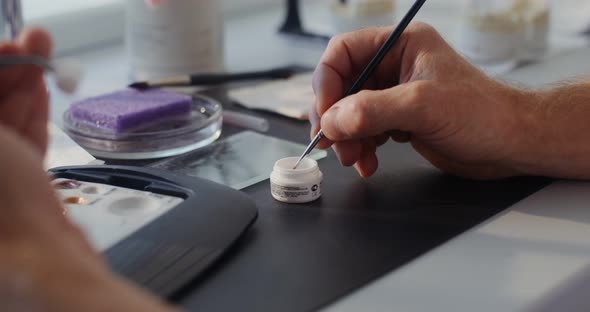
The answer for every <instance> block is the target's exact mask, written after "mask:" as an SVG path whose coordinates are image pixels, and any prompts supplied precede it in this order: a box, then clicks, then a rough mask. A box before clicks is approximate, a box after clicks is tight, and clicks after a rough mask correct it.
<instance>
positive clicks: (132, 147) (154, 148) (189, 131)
mask: <svg viewBox="0 0 590 312" xmlns="http://www.w3.org/2000/svg"><path fill="white" fill-rule="evenodd" d="M63 119H64V130H65V132H66V133H67V134H68V135H69V136H70V137H71V138H72V139H73V140H74V141H76V143H78V144H79V145H80V146H82V147H83V148H85V149H86V150H87V151H88V152H89V153H90V154H92V155H93V156H94V157H96V158H109V159H152V158H162V157H170V156H175V155H179V154H183V153H186V152H189V151H192V150H195V149H199V148H202V147H204V146H207V145H209V144H211V143H212V142H214V141H215V140H217V138H219V136H220V135H221V125H222V107H221V103H219V102H218V101H216V100H214V99H212V98H210V97H206V96H203V95H193V107H192V111H191V114H190V116H188V117H187V118H183V119H176V120H168V121H165V122H162V123H159V124H157V125H154V126H151V127H148V128H143V129H138V130H134V131H128V132H123V133H114V132H112V131H108V130H106V129H103V128H100V127H96V126H93V125H92V124H89V123H83V122H77V121H75V120H74V119H72V118H71V116H70V111H69V110H68V111H66V112H65V113H64V116H63Z"/></svg>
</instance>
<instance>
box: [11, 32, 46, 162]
mask: <svg viewBox="0 0 590 312" xmlns="http://www.w3.org/2000/svg"><path fill="white" fill-rule="evenodd" d="M50 51H51V40H50V38H49V35H48V34H47V33H46V32H45V31H43V30H41V29H30V30H27V31H25V32H23V33H22V34H21V35H20V36H19V37H18V39H17V40H16V41H15V42H10V43H9V42H6V43H1V44H0V56H1V55H38V56H42V57H46V58H48V57H50ZM47 115H48V95H47V90H46V87H45V83H44V81H43V71H42V69H40V68H39V67H37V66H34V65H18V66H13V67H10V68H3V69H0V125H3V126H5V128H7V129H9V130H12V131H15V132H16V133H17V134H18V135H19V136H21V137H22V138H24V139H25V140H26V141H27V142H28V143H30V144H32V145H33V146H34V148H35V150H36V151H37V152H39V153H40V154H41V155H44V154H45V150H46V148H47V118H48V117H47Z"/></svg>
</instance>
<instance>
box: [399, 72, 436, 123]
mask: <svg viewBox="0 0 590 312" xmlns="http://www.w3.org/2000/svg"><path fill="white" fill-rule="evenodd" d="M435 89H436V86H435V85H434V84H433V83H431V82H429V81H418V82H416V83H414V84H413V85H412V87H411V88H410V91H409V95H408V101H407V103H406V104H407V105H408V107H406V109H408V110H409V111H410V112H411V114H412V116H414V118H416V119H418V120H425V119H427V117H428V116H429V114H430V113H431V108H432V105H430V104H431V102H432V100H433V98H435V97H436V95H435V93H436V92H435Z"/></svg>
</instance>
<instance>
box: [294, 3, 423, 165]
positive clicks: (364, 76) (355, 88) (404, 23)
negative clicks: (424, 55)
mask: <svg viewBox="0 0 590 312" xmlns="http://www.w3.org/2000/svg"><path fill="white" fill-rule="evenodd" d="M424 2H426V0H417V1H416V2H415V3H414V5H412V7H411V8H410V10H409V11H408V13H407V14H406V15H405V16H404V18H403V19H402V20H401V22H400V23H399V25H397V27H396V28H395V29H394V30H393V31H392V32H391V34H390V35H389V37H387V40H385V42H384V43H383V45H382V46H381V48H379V51H377V54H375V56H374V57H373V59H372V60H371V62H369V64H368V65H367V67H366V68H365V70H363V72H362V73H361V75H360V76H359V77H358V78H357V80H356V81H355V82H354V84H353V85H352V87H350V89H348V91H347V92H346V93H345V94H344V96H343V98H345V97H347V96H349V95H352V94H355V93H357V92H359V91H360V90H361V88H362V87H363V85H364V84H365V82H367V80H368V79H369V77H370V76H371V74H372V73H373V71H375V68H377V66H378V65H379V64H380V63H381V61H382V60H383V58H384V57H385V55H386V54H387V53H388V52H389V50H391V48H392V47H393V46H394V45H395V43H396V42H397V40H398V39H399V37H400V36H401V34H402V33H403V32H404V30H406V28H407V27H408V25H409V24H410V22H411V21H412V19H414V16H416V14H417V13H418V11H420V8H422V5H423V4H424ZM323 137H324V132H323V131H322V130H321V129H320V131H319V132H318V134H317V135H316V136H315V137H314V138H313V140H311V143H309V145H308V146H307V148H306V149H305V151H304V152H303V154H302V155H301V157H299V160H298V161H297V163H295V166H293V169H297V167H298V166H299V164H300V163H301V161H302V160H303V158H305V156H307V155H309V153H311V151H312V150H313V149H314V148H315V147H316V145H317V144H318V143H319V142H320V140H321V139H322V138H323Z"/></svg>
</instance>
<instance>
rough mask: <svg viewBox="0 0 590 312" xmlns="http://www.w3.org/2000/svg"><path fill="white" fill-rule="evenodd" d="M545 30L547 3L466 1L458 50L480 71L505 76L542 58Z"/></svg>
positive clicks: (539, 0) (533, 0)
mask: <svg viewBox="0 0 590 312" xmlns="http://www.w3.org/2000/svg"><path fill="white" fill-rule="evenodd" d="M548 29H549V4H548V0H494V1H490V0H469V1H467V7H466V12H465V14H464V18H463V22H462V25H461V40H460V44H459V50H460V51H461V52H462V53H463V54H464V55H465V56H466V57H467V58H469V59H470V60H471V61H472V62H473V63H475V64H477V65H479V66H480V67H482V68H483V69H484V70H488V71H491V72H495V73H502V72H507V71H509V70H511V69H513V68H514V67H516V65H518V63H519V62H520V61H522V60H528V59H537V58H539V57H541V56H542V55H543V54H544V52H545V50H546V48H547V33H548Z"/></svg>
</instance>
